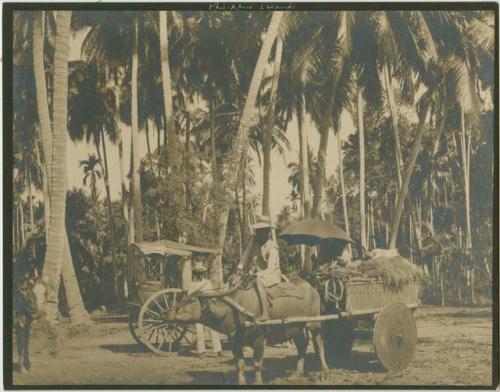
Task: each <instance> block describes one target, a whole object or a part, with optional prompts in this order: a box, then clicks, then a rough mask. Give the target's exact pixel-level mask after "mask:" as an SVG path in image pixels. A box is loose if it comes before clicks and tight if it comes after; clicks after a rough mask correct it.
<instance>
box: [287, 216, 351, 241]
mask: <svg viewBox="0 0 500 392" xmlns="http://www.w3.org/2000/svg"><path fill="white" fill-rule="evenodd" d="M279 238H281V239H282V240H284V241H286V242H287V243H288V244H289V245H302V244H304V245H317V244H318V243H319V242H321V241H324V240H336V241H342V242H354V241H353V240H352V239H351V238H350V237H349V236H348V235H347V233H346V232H345V231H344V230H342V229H341V228H340V227H338V226H335V225H334V224H332V223H330V222H327V221H324V220H320V219H306V220H302V221H299V222H295V223H292V224H291V225H289V226H287V227H286V228H285V229H284V230H283V231H282V232H281V234H280V235H279Z"/></svg>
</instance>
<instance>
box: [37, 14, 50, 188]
mask: <svg viewBox="0 0 500 392" xmlns="http://www.w3.org/2000/svg"><path fill="white" fill-rule="evenodd" d="M44 18H45V16H44V12H43V11H40V12H34V19H33V72H34V76H35V91H36V107H37V111H38V120H39V122H40V129H41V135H42V137H41V141H42V148H43V155H44V158H45V163H46V168H47V174H48V178H50V174H51V169H52V167H51V163H52V127H51V124H50V116H49V103H48V100H47V83H46V81H45V67H44V65H43V43H44V26H43V25H44Z"/></svg>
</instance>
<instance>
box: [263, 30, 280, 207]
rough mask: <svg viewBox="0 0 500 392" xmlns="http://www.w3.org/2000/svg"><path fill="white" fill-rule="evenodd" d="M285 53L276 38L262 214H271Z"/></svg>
mask: <svg viewBox="0 0 500 392" xmlns="http://www.w3.org/2000/svg"><path fill="white" fill-rule="evenodd" d="M282 53H283V41H282V40H281V39H280V38H277V39H276V53H275V55H274V73H273V81H272V85H271V97H270V100H269V109H268V111H267V116H266V120H267V124H266V133H265V135H264V143H263V145H262V158H263V179H264V181H263V182H264V184H263V191H262V215H270V212H269V203H270V197H271V144H272V140H273V131H274V123H275V108H276V96H277V91H278V82H279V78H280V67H281V55H282Z"/></svg>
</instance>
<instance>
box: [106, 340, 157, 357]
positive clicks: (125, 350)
mask: <svg viewBox="0 0 500 392" xmlns="http://www.w3.org/2000/svg"><path fill="white" fill-rule="evenodd" d="M99 348H101V349H103V350H108V351H111V352H113V353H121V354H148V353H149V354H152V355H154V353H152V352H151V351H150V350H148V348H147V347H144V346H142V345H141V344H133V343H132V344H101V345H100V346H99Z"/></svg>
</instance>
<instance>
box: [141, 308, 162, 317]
mask: <svg viewBox="0 0 500 392" xmlns="http://www.w3.org/2000/svg"><path fill="white" fill-rule="evenodd" d="M145 309H146V312H149V313H151V314H154V315H155V316H156V317H159V318H161V316H160V315H159V314H158V313H156V312H154V311H152V310H151V309H149V308H145Z"/></svg>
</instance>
